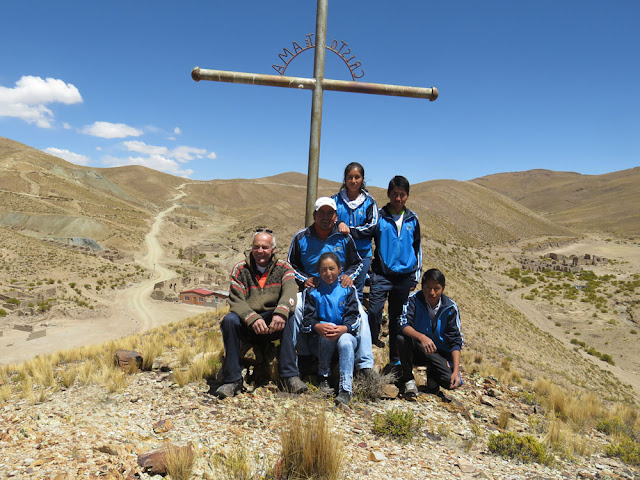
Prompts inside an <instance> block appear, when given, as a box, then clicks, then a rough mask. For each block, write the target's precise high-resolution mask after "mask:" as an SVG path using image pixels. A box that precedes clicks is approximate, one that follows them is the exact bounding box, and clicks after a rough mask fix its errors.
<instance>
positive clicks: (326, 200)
mask: <svg viewBox="0 0 640 480" xmlns="http://www.w3.org/2000/svg"><path fill="white" fill-rule="evenodd" d="M324 206H329V207H331V208H333V210H334V211H337V210H338V208H337V207H336V202H335V201H334V200H333V198H331V197H320V198H319V199H317V200H316V203H315V204H314V205H313V211H314V212H317V211H318V210H320V208H321V207H324Z"/></svg>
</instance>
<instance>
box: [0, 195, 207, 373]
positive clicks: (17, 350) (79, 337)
mask: <svg viewBox="0 0 640 480" xmlns="http://www.w3.org/2000/svg"><path fill="white" fill-rule="evenodd" d="M185 185H186V183H185V184H182V185H180V186H179V187H177V190H179V193H177V194H176V196H175V197H174V198H173V199H172V201H173V202H174V203H173V205H172V206H171V207H169V208H167V209H166V210H163V211H162V212H160V213H158V215H156V217H155V219H154V223H153V225H152V227H151V230H150V231H149V233H148V234H147V235H146V236H145V244H146V250H147V253H146V254H145V256H144V257H142V258H140V259H138V260H137V262H138V264H140V265H141V266H143V267H144V268H146V269H147V270H148V271H150V272H151V273H152V275H151V278H149V279H147V280H143V281H142V282H140V283H138V284H135V285H132V286H130V287H129V288H126V289H124V290H121V291H119V292H118V293H117V294H116V295H115V297H114V299H113V301H112V305H113V307H111V308H110V309H109V313H107V314H106V315H104V314H103V315H101V316H96V315H95V313H93V312H92V313H91V314H88V315H87V317H86V318H79V319H70V318H67V317H62V316H60V317H52V318H49V319H48V320H47V327H46V336H45V337H42V338H38V339H35V340H32V341H28V340H27V337H28V334H27V333H26V332H22V331H18V330H7V331H5V332H4V336H3V337H2V340H1V343H2V345H3V348H2V349H1V350H0V364H3V365H6V364H9V363H15V362H22V361H25V360H28V359H30V358H33V357H34V356H36V355H41V354H47V353H53V352H56V351H59V350H66V349H70V348H75V347H79V346H82V345H94V344H98V343H102V342H104V341H107V340H113V339H116V338H120V337H123V336H126V335H131V334H135V333H142V332H145V331H147V330H150V329H152V328H155V327H158V326H161V325H165V324H167V323H171V322H175V321H179V320H183V319H185V318H188V317H191V316H194V315H198V314H200V313H205V312H206V311H208V309H205V308H203V307H198V306H196V305H184V304H181V303H169V302H160V301H156V300H153V299H151V292H152V291H153V286H154V285H155V284H156V283H158V282H162V281H165V280H168V279H170V278H173V277H175V276H176V275H177V274H176V272H174V271H173V270H170V269H168V268H166V267H164V266H163V265H162V263H163V259H164V257H163V255H164V251H163V248H162V246H161V244H160V241H159V239H158V236H159V233H160V230H161V228H162V222H163V220H164V218H165V216H166V215H167V214H168V213H170V212H172V211H173V210H174V209H176V208H178V207H179V206H180V205H179V203H177V202H178V200H180V199H181V198H182V197H184V196H185V195H186V193H184V192H183V191H182V189H183V188H184V186H185ZM42 328H43V327H41V326H40V323H38V327H36V330H41V329H42Z"/></svg>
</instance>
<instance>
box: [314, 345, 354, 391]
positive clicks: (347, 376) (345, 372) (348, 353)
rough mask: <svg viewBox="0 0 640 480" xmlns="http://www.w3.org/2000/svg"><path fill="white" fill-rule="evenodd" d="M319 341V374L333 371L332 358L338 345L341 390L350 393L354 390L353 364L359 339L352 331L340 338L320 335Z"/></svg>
mask: <svg viewBox="0 0 640 480" xmlns="http://www.w3.org/2000/svg"><path fill="white" fill-rule="evenodd" d="M317 341H318V375H319V376H321V377H325V378H326V377H328V376H329V373H330V371H331V358H332V357H333V352H334V351H335V349H336V346H337V347H338V358H339V360H340V385H339V390H340V391H342V390H345V391H347V392H349V393H351V392H352V391H353V365H354V362H355V350H356V345H357V343H358V341H357V340H356V337H354V336H353V335H352V334H350V333H343V334H342V335H340V338H338V340H329V339H327V338H325V337H322V336H320V335H318V336H317Z"/></svg>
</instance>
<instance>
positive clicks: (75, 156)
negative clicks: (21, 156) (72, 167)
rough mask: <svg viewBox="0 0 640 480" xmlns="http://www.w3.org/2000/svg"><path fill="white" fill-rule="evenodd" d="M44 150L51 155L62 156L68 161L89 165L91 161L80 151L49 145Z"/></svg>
mask: <svg viewBox="0 0 640 480" xmlns="http://www.w3.org/2000/svg"><path fill="white" fill-rule="evenodd" d="M43 152H47V153H49V154H51V155H55V156H56V157H59V158H62V159H63V160H66V161H67V162H71V163H75V164H76V165H87V164H88V163H89V159H88V158H87V157H85V156H84V155H80V154H79V153H73V152H70V151H69V150H64V149H61V148H55V147H49V148H45V149H44V150H43Z"/></svg>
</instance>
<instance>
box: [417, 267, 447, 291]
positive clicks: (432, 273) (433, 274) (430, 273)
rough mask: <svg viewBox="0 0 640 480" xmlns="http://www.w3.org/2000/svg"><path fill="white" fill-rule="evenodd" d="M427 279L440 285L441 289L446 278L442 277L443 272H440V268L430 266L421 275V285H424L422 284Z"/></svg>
mask: <svg viewBox="0 0 640 480" xmlns="http://www.w3.org/2000/svg"><path fill="white" fill-rule="evenodd" d="M429 280H433V281H434V282H436V283H438V284H440V285H442V289H443V290H444V286H445V283H446V280H445V278H444V273H442V272H441V271H440V270H438V269H437V268H431V269H429V270H427V271H426V272H424V274H423V275H422V286H423V287H424V284H425V283H427V281H429Z"/></svg>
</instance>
